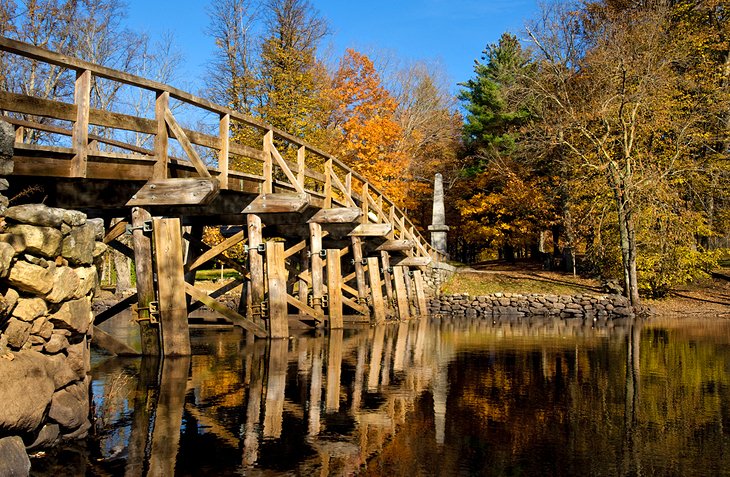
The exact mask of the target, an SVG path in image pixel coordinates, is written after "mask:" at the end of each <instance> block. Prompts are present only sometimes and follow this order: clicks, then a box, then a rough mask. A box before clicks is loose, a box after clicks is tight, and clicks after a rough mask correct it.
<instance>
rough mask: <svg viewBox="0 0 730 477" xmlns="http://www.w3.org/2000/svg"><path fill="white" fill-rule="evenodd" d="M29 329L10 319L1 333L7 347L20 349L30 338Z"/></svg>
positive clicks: (15, 319)
mask: <svg viewBox="0 0 730 477" xmlns="http://www.w3.org/2000/svg"><path fill="white" fill-rule="evenodd" d="M30 327H31V325H30V323H26V322H25V321H20V320H18V319H17V318H10V320H8V323H7V325H5V331H4V332H3V334H4V335H5V337H6V338H7V340H8V345H9V346H10V347H11V348H13V349H20V348H22V347H23V345H24V344H25V343H26V342H27V341H28V338H30ZM0 382H2V381H0ZM0 402H2V401H0Z"/></svg>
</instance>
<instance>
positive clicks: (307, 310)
mask: <svg viewBox="0 0 730 477" xmlns="http://www.w3.org/2000/svg"><path fill="white" fill-rule="evenodd" d="M286 301H287V303H289V304H290V305H292V306H294V307H296V308H297V309H298V310H299V311H301V312H302V313H304V314H305V315H308V316H311V317H312V318H314V319H315V320H316V321H323V320H324V317H323V315H322V313H321V312H317V310H315V309H314V308H312V307H311V306H308V305H307V304H306V303H305V302H303V301H302V300H297V299H296V298H294V297H293V296H291V295H287V297H286Z"/></svg>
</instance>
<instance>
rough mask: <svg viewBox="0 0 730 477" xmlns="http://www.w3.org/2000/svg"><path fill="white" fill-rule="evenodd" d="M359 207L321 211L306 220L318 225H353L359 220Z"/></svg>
mask: <svg viewBox="0 0 730 477" xmlns="http://www.w3.org/2000/svg"><path fill="white" fill-rule="evenodd" d="M360 214H362V212H361V211H360V208H359V207H335V208H333V209H321V210H320V211H318V212H317V213H316V214H314V215H313V216H312V218H311V219H309V220H308V222H309V223H318V224H347V223H354V222H357V220H358V219H359V218H360Z"/></svg>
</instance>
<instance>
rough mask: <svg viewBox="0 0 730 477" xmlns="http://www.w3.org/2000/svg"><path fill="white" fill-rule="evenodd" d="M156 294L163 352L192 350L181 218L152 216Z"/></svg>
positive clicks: (182, 353)
mask: <svg viewBox="0 0 730 477" xmlns="http://www.w3.org/2000/svg"><path fill="white" fill-rule="evenodd" d="M152 230H153V233H154V238H155V265H156V269H157V296H158V299H159V302H160V305H159V308H160V331H161V335H162V340H161V342H162V354H163V355H164V356H185V355H189V354H190V334H189V331H188V309H187V305H186V302H185V273H184V270H183V257H182V233H181V229H180V219H178V218H177V217H176V218H170V219H153V221H152Z"/></svg>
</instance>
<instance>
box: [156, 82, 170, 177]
mask: <svg viewBox="0 0 730 477" xmlns="http://www.w3.org/2000/svg"><path fill="white" fill-rule="evenodd" d="M168 109H170V93H168V92H167V91H160V92H158V93H157V99H156V101H155V121H157V134H156V135H155V159H156V161H157V162H155V167H154V173H153V175H152V178H153V179H167V177H168V170H167V165H168V163H169V161H170V158H169V157H168V147H169V137H168V135H167V122H165V111H167V110H168Z"/></svg>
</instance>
